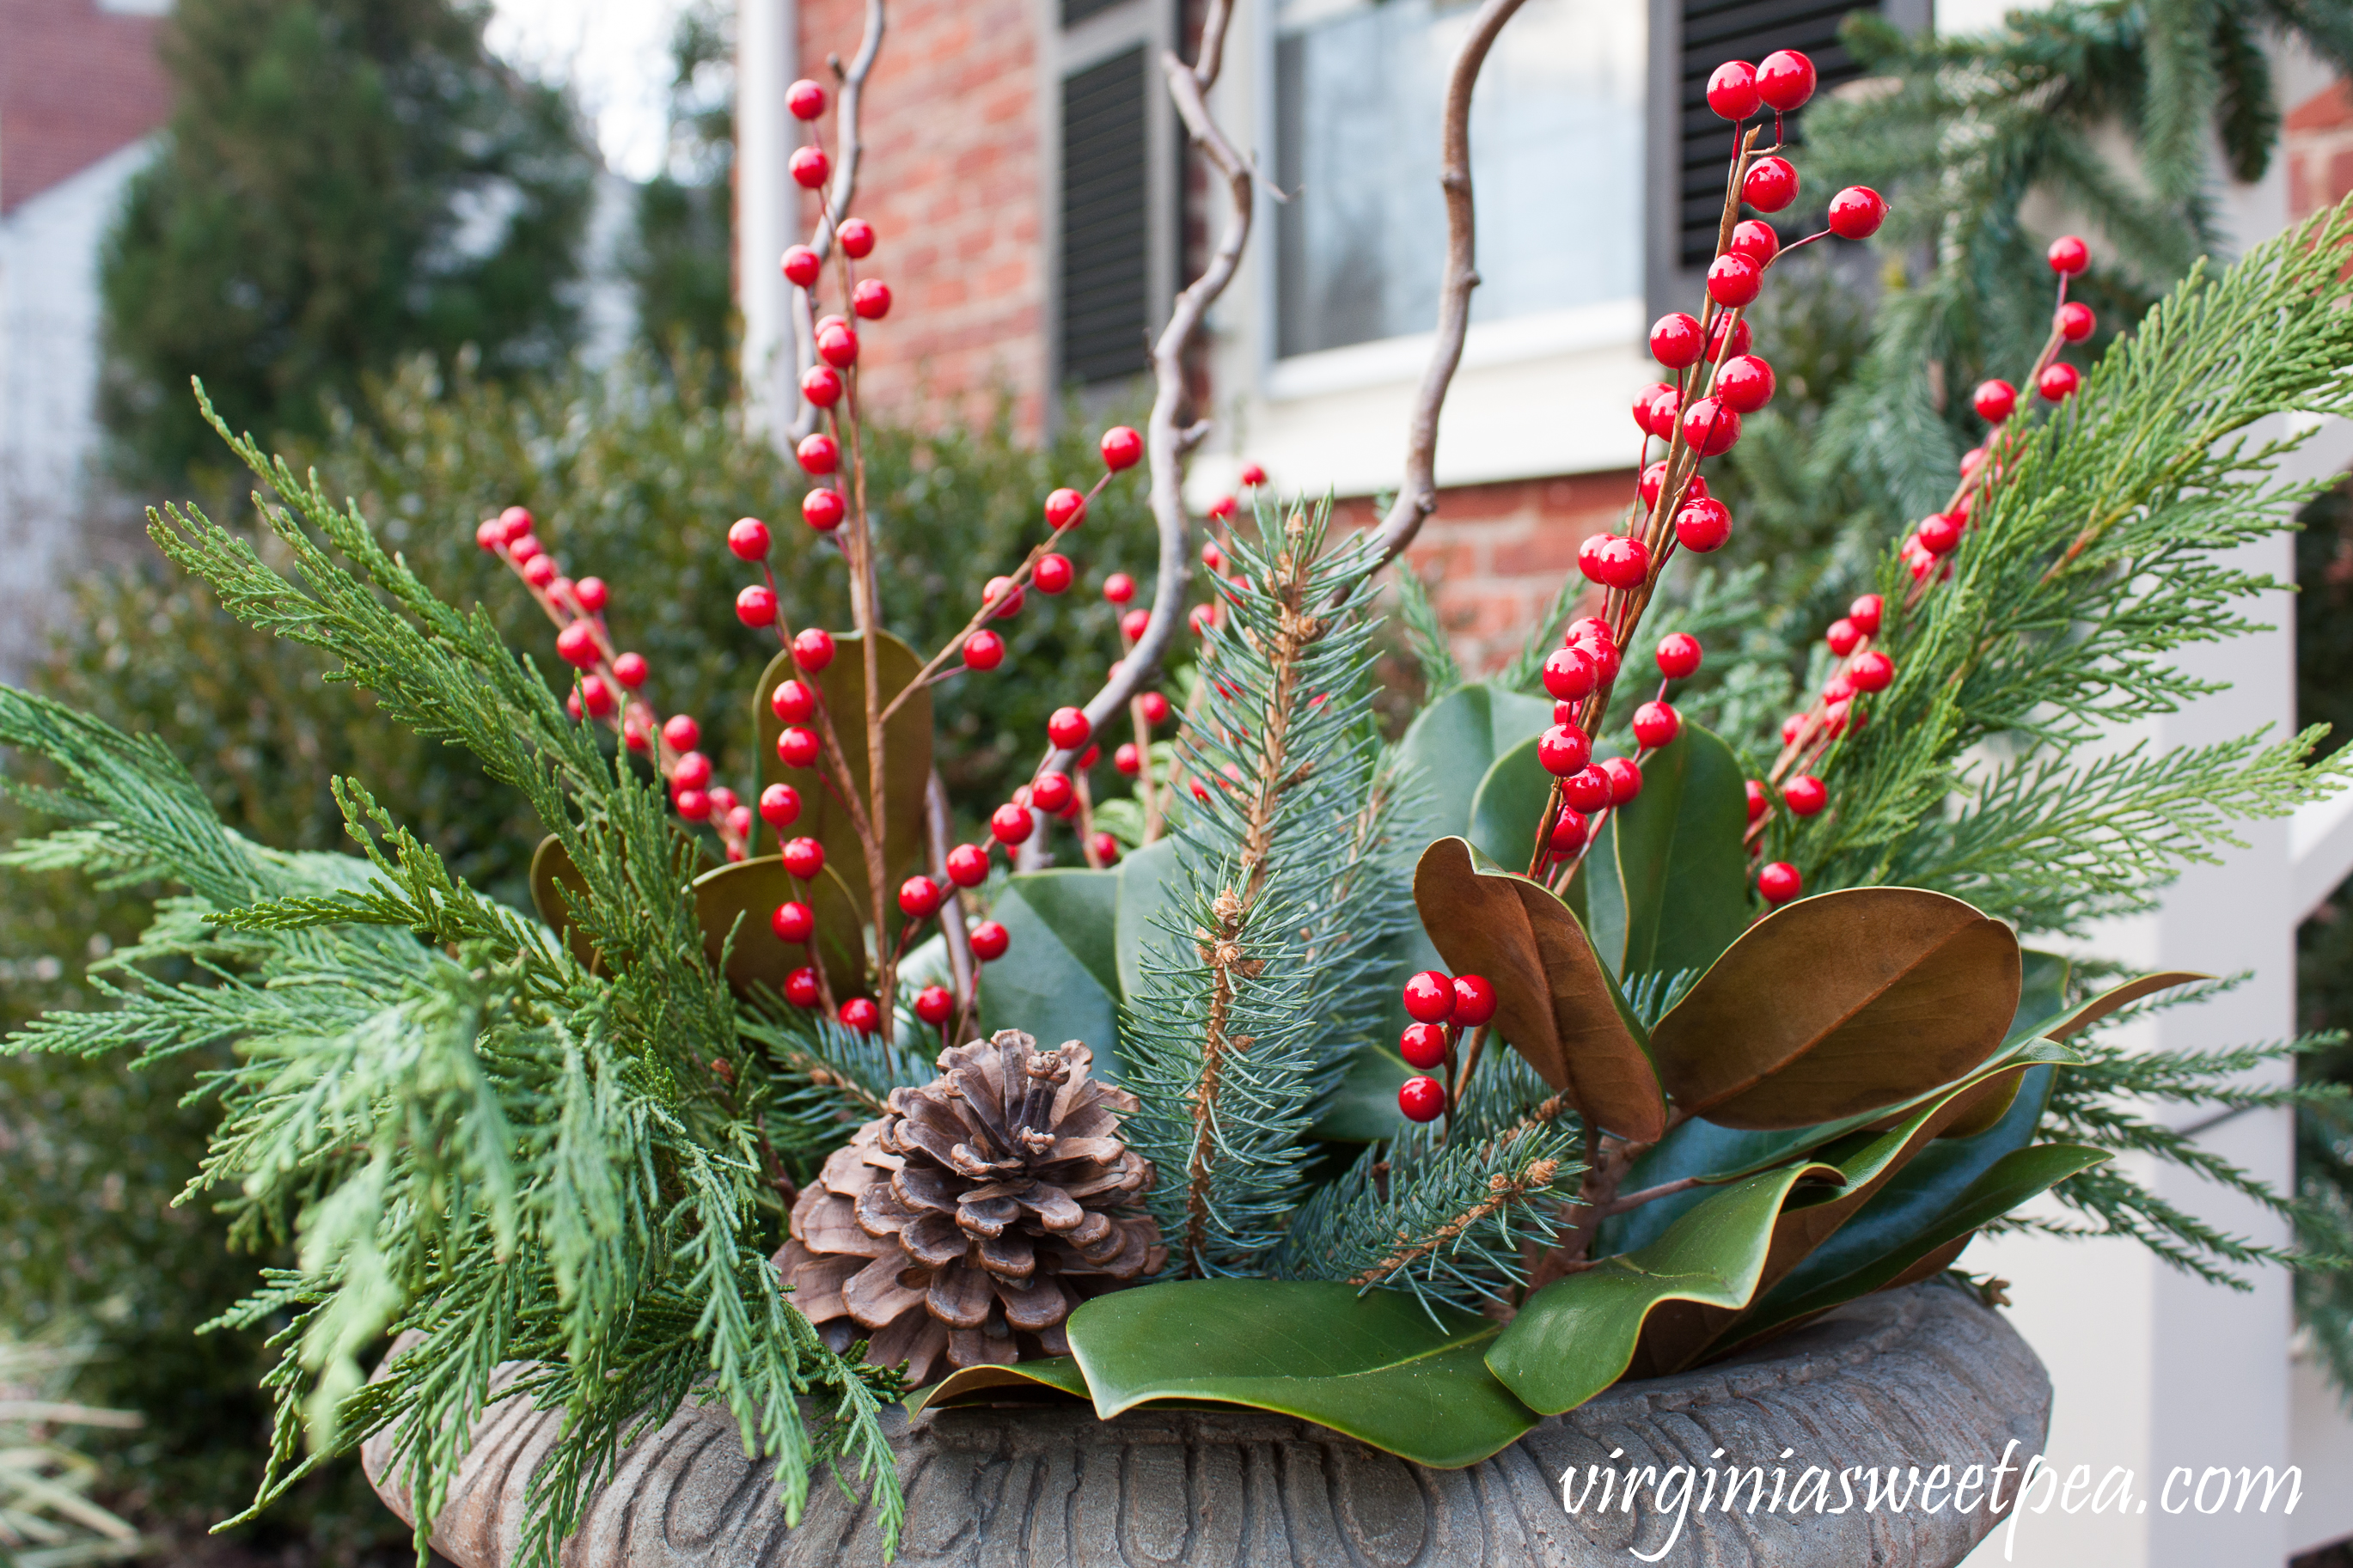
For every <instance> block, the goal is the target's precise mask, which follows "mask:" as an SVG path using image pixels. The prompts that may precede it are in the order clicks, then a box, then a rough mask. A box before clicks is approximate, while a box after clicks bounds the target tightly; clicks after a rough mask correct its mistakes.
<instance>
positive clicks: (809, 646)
mask: <svg viewBox="0 0 2353 1568" xmlns="http://www.w3.org/2000/svg"><path fill="white" fill-rule="evenodd" d="M793 662H794V663H795V664H797V665H798V666H800V668H803V669H806V670H807V671H808V672H809V673H810V674H811V675H815V674H816V673H817V672H818V671H819V670H821V669H823V668H825V667H826V666H827V665H828V664H831V663H832V662H833V634H832V633H831V632H829V631H827V630H825V629H824V628H823V627H821V626H810V627H808V628H807V630H805V631H803V632H802V633H801V634H800V636H798V637H795V638H794V639H793Z"/></svg>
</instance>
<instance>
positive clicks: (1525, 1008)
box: [1413, 838, 1667, 1143]
mask: <svg viewBox="0 0 2353 1568" xmlns="http://www.w3.org/2000/svg"><path fill="white" fill-rule="evenodd" d="M1413 901H1414V906H1415V908H1416V909H1417V910H1419V911H1420V914H1421V924H1422V929H1423V930H1424V931H1428V932H1429V933H1430V941H1431V942H1435V943H1436V944H1437V946H1438V951H1439V952H1440V955H1441V956H1443V957H1444V959H1445V960H1446V964H1447V967H1448V968H1449V969H1451V971H1453V973H1457V974H1480V975H1484V976H1485V977H1486V978H1487V980H1488V981H1489V982H1490V983H1491V984H1493V986H1494V987H1495V999H1496V1011H1495V1027H1496V1028H1497V1029H1498V1030H1500V1031H1501V1032H1502V1034H1503V1037H1504V1039H1505V1040H1507V1041H1509V1042H1510V1043H1511V1045H1512V1047H1513V1048H1514V1050H1516V1051H1518V1052H1519V1053H1520V1054H1521V1055H1522V1056H1524V1057H1525V1058H1527V1060H1528V1065H1529V1066H1531V1067H1533V1068H1535V1069H1536V1072H1537V1073H1538V1074H1539V1075H1540V1076H1541V1077H1542V1078H1543V1079H1544V1080H1545V1081H1546V1083H1548V1084H1550V1085H1551V1086H1552V1087H1553V1088H1554V1089H1561V1090H1564V1091H1566V1092H1567V1095H1568V1098H1569V1101H1570V1103H1571V1104H1573V1105H1575V1106H1576V1107H1577V1110H1578V1111H1579V1112H1580V1113H1582V1114H1583V1115H1584V1116H1585V1117H1586V1118H1587V1119H1588V1120H1589V1121H1593V1122H1594V1123H1596V1124H1597V1125H1599V1126H1600V1127H1603V1128H1606V1129H1607V1130H1608V1131H1611V1132H1615V1133H1617V1134H1618V1135H1619V1136H1620V1137H1622V1138H1626V1139H1630V1140H1631V1141H1632V1142H1638V1143H1648V1142H1652V1141H1653V1140H1655V1139H1656V1138H1657V1137H1658V1136H1659V1135H1660V1134H1661V1133H1662V1132H1664V1131H1666V1126H1667V1118H1666V1107H1665V1106H1664V1105H1663V1104H1662V1103H1661V1100H1660V1097H1659V1079H1658V1074H1657V1073H1656V1072H1655V1071H1654V1070H1653V1069H1652V1068H1651V1058H1650V1056H1649V1053H1648V1052H1646V1051H1645V1050H1644V1049H1643V1047H1642V1041H1641V1037H1640V1036H1639V1035H1638V1034H1637V1033H1636V1032H1635V1026H1634V1023H1633V1020H1632V1017H1631V1016H1630V1014H1629V1013H1628V1011H1627V1009H1626V1005H1625V1001H1624V999H1623V998H1622V997H1620V995H1619V994H1618V988H1617V986H1616V984H1614V983H1613V982H1612V981H1611V980H1610V978H1609V973H1607V972H1606V971H1605V970H1603V968H1602V967H1601V963H1600V961H1599V959H1597V958H1596V957H1595V956H1594V954H1593V944H1592V943H1591V942H1588V941H1587V940H1586V935H1585V931H1584V928H1583V927H1581V926H1579V925H1578V924H1577V917H1576V916H1575V915H1573V914H1571V913H1570V912H1569V910H1568V907H1567V905H1566V904H1563V903H1562V902H1561V901H1560V900H1558V899H1557V898H1556V897H1554V896H1553V893H1552V890H1551V889H1548V888H1546V887H1545V886H1544V885H1543V884H1542V883H1539V882H1532V881H1530V880H1529V879H1526V878H1525V877H1514V876H1511V875H1508V874H1506V873H1504V872H1500V871H1482V870H1480V869H1478V868H1476V867H1474V866H1473V865H1472V858H1471V846H1470V845H1469V844H1467V843H1465V842H1463V841H1462V840H1461V839H1460V838H1441V839H1440V840H1438V842H1436V843H1435V844H1432V845H1431V846H1430V847H1429V848H1428V849H1426V850H1424V851H1422V856H1421V863H1420V865H1419V866H1418V867H1417V868H1415V870H1414V878H1413Z"/></svg>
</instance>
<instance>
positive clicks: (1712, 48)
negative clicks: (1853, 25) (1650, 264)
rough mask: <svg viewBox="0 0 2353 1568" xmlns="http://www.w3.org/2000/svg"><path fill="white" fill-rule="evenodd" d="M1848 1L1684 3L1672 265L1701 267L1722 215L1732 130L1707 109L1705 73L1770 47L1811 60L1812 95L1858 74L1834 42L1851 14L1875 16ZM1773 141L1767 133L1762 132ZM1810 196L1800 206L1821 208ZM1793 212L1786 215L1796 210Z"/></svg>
mask: <svg viewBox="0 0 2353 1568" xmlns="http://www.w3.org/2000/svg"><path fill="white" fill-rule="evenodd" d="M1879 9H1880V7H1879V6H1877V5H1854V4H1852V0H1683V49H1682V60H1681V67H1682V68H1681V72H1680V76H1681V84H1682V90H1683V100H1682V116H1681V123H1680V131H1681V142H1682V149H1683V153H1682V157H1681V159H1680V163H1679V167H1678V169H1677V171H1676V193H1677V198H1678V205H1677V210H1676V225H1675V239H1676V252H1677V254H1676V262H1677V264H1678V265H1679V266H1682V267H1684V268H1704V267H1705V266H1706V265H1707V264H1708V263H1709V262H1710V261H1712V260H1714V259H1715V232H1716V226H1717V225H1718V223H1720V222H1721V221H1722V219H1723V216H1724V174H1725V165H1727V164H1728V163H1731V162H1732V134H1733V132H1732V126H1731V124H1730V123H1729V122H1727V121H1723V120H1719V119H1717V118H1716V116H1715V110H1711V109H1710V108H1708V106H1707V78H1708V73H1709V72H1710V71H1712V70H1714V69H1715V68H1716V67H1717V66H1719V65H1722V64H1723V63H1724V62H1725V60H1751V61H1754V60H1760V59H1763V58H1765V57H1766V56H1767V55H1769V54H1771V53H1772V52H1773V51H1774V50H1775V49H1802V50H1804V51H1805V53H1806V54H1807V55H1808V56H1810V58H1812V60H1813V62H1814V69H1815V71H1816V72H1817V73H1818V74H1819V76H1820V86H1819V87H1817V88H1816V89H1814V90H1815V91H1816V93H1817V94H1820V93H1822V92H1827V91H1829V90H1830V89H1831V88H1834V87H1836V86H1838V85H1839V84H1840V83H1841V82H1844V81H1852V80H1853V79H1855V78H1857V77H1859V76H1861V75H1862V67H1861V66H1859V65H1857V64H1856V63H1855V61H1854V58H1853V57H1852V56H1851V55H1849V54H1848V53H1847V52H1846V49H1845V47H1844V46H1842V45H1841V44H1840V42H1839V41H1838V26H1839V23H1840V22H1841V21H1843V20H1844V19H1845V18H1846V16H1847V15H1848V14H1849V13H1850V12H1853V11H1876V10H1879ZM1765 133H1766V135H1767V136H1768V137H1769V136H1771V135H1772V133H1773V132H1772V128H1771V127H1770V126H1769V125H1768V126H1767V128H1766V132H1765ZM1819 194H1820V193H1815V192H1808V193H1806V195H1805V196H1804V197H1803V198H1801V201H1800V203H1799V205H1800V206H1807V205H1810V206H1814V207H1819V206H1820V205H1821V204H1820V202H1819V201H1815V200H1813V198H1814V197H1815V196H1816V195H1819ZM1796 210H1797V209H1796V208H1793V209H1792V211H1793V212H1794V211H1796Z"/></svg>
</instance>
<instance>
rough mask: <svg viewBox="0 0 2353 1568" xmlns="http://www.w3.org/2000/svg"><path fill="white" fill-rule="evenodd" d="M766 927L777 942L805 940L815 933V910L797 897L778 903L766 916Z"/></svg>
mask: <svg viewBox="0 0 2353 1568" xmlns="http://www.w3.org/2000/svg"><path fill="white" fill-rule="evenodd" d="M768 929H769V930H770V931H774V932H776V940H777V941H778V942H807V941H808V939H809V938H810V937H812V936H814V935H816V934H817V911H816V910H812V909H810V908H809V907H808V906H807V904H805V903H802V902H801V901H800V900H798V899H795V900H791V901H790V902H788V903H782V904H778V905H777V906H776V913H775V914H773V915H770V916H769V917H768Z"/></svg>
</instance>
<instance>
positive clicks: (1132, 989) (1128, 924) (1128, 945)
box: [1114, 838, 1185, 999]
mask: <svg viewBox="0 0 2353 1568" xmlns="http://www.w3.org/2000/svg"><path fill="white" fill-rule="evenodd" d="M1115 874H1116V875H1117V876H1118V878H1119V910H1118V915H1117V918H1116V921H1115V925H1116V928H1117V929H1116V932H1115V936H1114V943H1115V946H1114V952H1115V954H1116V958H1117V962H1118V968H1119V986H1118V991H1117V994H1118V995H1119V996H1121V997H1122V998H1123V999H1124V998H1126V997H1129V996H1134V995H1138V994H1141V993H1142V990H1143V986H1144V959H1145V953H1146V952H1151V951H1153V950H1154V949H1158V948H1165V947H1166V945H1167V944H1168V943H1169V942H1173V941H1175V940H1176V939H1175V938H1174V937H1172V936H1171V935H1170V934H1169V932H1168V931H1166V930H1165V929H1163V927H1162V925H1161V923H1160V922H1161V920H1162V919H1163V918H1164V911H1166V910H1168V909H1169V908H1170V907H1171V906H1172V905H1174V904H1175V903H1176V901H1177V900H1178V899H1179V898H1181V897H1182V896H1183V893H1184V890H1185V889H1184V878H1183V874H1182V872H1181V871H1180V870H1179V868H1178V867H1177V864H1176V839H1174V838H1158V839H1155V840H1154V841H1153V842H1151V843H1149V844H1147V845H1145V847H1143V848H1141V849H1138V850H1136V851H1135V852H1134V854H1132V855H1130V856H1128V857H1127V858H1125V859H1124V860H1122V861H1121V862H1120V863H1119V868H1118V870H1117V872H1116V873H1115Z"/></svg>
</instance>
